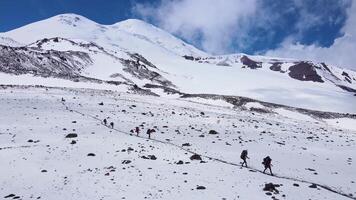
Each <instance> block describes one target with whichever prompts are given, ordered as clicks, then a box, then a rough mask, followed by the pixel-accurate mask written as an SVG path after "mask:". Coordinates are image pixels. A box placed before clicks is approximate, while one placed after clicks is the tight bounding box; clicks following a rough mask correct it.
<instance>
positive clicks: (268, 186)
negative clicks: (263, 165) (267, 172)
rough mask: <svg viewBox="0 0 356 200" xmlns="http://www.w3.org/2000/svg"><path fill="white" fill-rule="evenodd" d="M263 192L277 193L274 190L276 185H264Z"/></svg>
mask: <svg viewBox="0 0 356 200" xmlns="http://www.w3.org/2000/svg"><path fill="white" fill-rule="evenodd" d="M263 191H269V192H276V193H278V192H279V191H278V190H277V189H276V185H275V184H273V183H266V184H265V187H264V188H263Z"/></svg>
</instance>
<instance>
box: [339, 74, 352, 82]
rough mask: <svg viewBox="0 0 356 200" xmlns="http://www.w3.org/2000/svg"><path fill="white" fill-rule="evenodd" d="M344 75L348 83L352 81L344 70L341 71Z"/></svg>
mask: <svg viewBox="0 0 356 200" xmlns="http://www.w3.org/2000/svg"><path fill="white" fill-rule="evenodd" d="M341 75H343V76H344V77H345V81H347V82H349V83H352V80H351V77H350V76H349V74H348V73H346V72H342V74H341Z"/></svg>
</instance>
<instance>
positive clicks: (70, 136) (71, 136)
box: [66, 133, 78, 138]
mask: <svg viewBox="0 0 356 200" xmlns="http://www.w3.org/2000/svg"><path fill="white" fill-rule="evenodd" d="M76 137H78V134H76V133H69V134H68V135H66V138H76Z"/></svg>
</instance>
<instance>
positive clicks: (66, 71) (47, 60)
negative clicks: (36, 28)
mask: <svg viewBox="0 0 356 200" xmlns="http://www.w3.org/2000/svg"><path fill="white" fill-rule="evenodd" d="M91 63H92V60H91V59H90V57H89V55H88V54H87V53H84V52H77V51H55V50H41V49H37V48H33V47H9V46H3V45H0V66H1V67H0V71H1V72H5V73H10V74H16V75H20V74H33V75H38V74H40V75H41V76H44V77H49V76H54V77H63V76H64V77H65V76H79V75H80V72H81V71H82V70H83V69H84V68H85V67H86V66H87V65H89V64H91Z"/></svg>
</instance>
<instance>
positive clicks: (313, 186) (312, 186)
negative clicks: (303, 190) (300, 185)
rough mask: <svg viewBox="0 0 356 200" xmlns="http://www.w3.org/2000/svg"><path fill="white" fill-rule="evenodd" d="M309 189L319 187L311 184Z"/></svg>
mask: <svg viewBox="0 0 356 200" xmlns="http://www.w3.org/2000/svg"><path fill="white" fill-rule="evenodd" d="M309 187H310V188H317V187H318V186H317V185H316V184H314V183H313V184H311V185H310V186H309Z"/></svg>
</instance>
